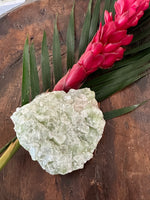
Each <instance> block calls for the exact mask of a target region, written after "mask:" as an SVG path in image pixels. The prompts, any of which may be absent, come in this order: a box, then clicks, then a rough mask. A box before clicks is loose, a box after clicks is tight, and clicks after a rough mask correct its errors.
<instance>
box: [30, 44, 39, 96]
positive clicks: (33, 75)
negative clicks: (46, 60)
mask: <svg viewBox="0 0 150 200" xmlns="http://www.w3.org/2000/svg"><path fill="white" fill-rule="evenodd" d="M30 81H31V95H32V99H34V98H35V97H36V96H37V95H38V94H39V93H40V88H39V77H38V71H37V66H36V58H35V51H34V45H33V43H32V44H31V46H30Z"/></svg>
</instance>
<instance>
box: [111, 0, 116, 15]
mask: <svg viewBox="0 0 150 200" xmlns="http://www.w3.org/2000/svg"><path fill="white" fill-rule="evenodd" d="M115 2H116V0H112V1H111V4H110V8H109V11H110V12H112V14H113V16H114V15H115V7H114V5H115Z"/></svg>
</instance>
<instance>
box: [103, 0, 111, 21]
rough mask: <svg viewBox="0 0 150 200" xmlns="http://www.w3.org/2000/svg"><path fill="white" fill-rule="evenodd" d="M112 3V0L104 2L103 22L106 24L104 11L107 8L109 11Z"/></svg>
mask: <svg viewBox="0 0 150 200" xmlns="http://www.w3.org/2000/svg"><path fill="white" fill-rule="evenodd" d="M110 5H111V0H106V1H105V2H104V9H103V14H102V24H104V12H105V10H108V11H109V8H110Z"/></svg>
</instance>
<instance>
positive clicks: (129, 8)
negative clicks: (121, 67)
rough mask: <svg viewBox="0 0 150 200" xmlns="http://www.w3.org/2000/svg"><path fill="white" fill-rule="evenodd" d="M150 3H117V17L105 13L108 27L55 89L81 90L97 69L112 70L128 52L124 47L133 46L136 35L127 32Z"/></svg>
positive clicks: (128, 0)
mask: <svg viewBox="0 0 150 200" xmlns="http://www.w3.org/2000/svg"><path fill="white" fill-rule="evenodd" d="M149 1H150V0H118V1H116V2H115V12H116V14H115V17H114V21H113V17H112V13H109V12H108V11H105V15H104V19H105V24H104V26H102V24H101V23H100V27H99V30H98V31H97V33H96V35H95V36H94V38H93V40H92V41H91V42H90V43H89V45H88V46H87V48H86V50H85V52H84V54H83V55H82V56H81V57H80V59H79V61H78V62H77V63H76V64H74V65H73V67H72V69H71V70H70V71H68V73H67V74H66V75H65V76H64V77H63V78H62V79H61V80H60V81H59V82H58V83H57V84H56V86H55V87H54V90H64V91H66V92H67V91H69V89H71V88H73V89H78V88H79V87H80V86H81V85H82V83H83V81H84V80H85V79H86V78H87V76H88V75H89V74H91V73H93V72H94V71H96V70H97V69H98V68H102V69H107V68H110V67H112V65H113V64H114V62H115V61H118V60H120V59H122V57H123V54H124V51H125V49H124V48H123V47H122V46H125V45H128V44H130V42H131V41H132V38H133V35H129V34H127V29H128V28H129V27H132V26H136V25H137V23H138V20H139V19H140V18H141V17H142V16H143V14H144V10H146V9H147V8H148V7H149Z"/></svg>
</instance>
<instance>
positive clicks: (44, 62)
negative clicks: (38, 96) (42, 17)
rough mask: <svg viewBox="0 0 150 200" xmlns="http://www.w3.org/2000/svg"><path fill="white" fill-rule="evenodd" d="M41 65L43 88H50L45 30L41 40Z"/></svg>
mask: <svg viewBox="0 0 150 200" xmlns="http://www.w3.org/2000/svg"><path fill="white" fill-rule="evenodd" d="M41 67H42V80H43V90H44V91H46V90H47V89H49V88H50V65H49V53H48V47H47V39H46V33H45V31H44V34H43V40H42V52H41Z"/></svg>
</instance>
